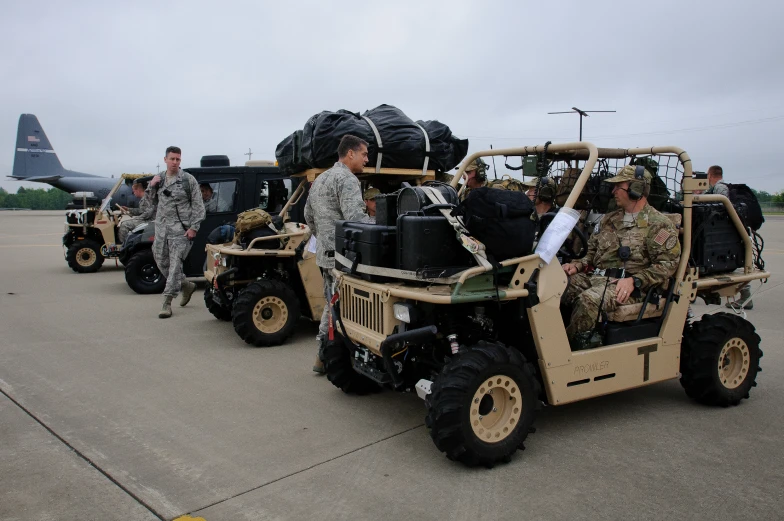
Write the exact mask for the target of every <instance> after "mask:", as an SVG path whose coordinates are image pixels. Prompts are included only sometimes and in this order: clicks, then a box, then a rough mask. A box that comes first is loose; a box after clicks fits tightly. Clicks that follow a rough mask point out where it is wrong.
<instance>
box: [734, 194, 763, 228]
mask: <svg viewBox="0 0 784 521" xmlns="http://www.w3.org/2000/svg"><path fill="white" fill-rule="evenodd" d="M726 184H727V187H729V189H730V198H729V199H730V202H731V203H732V206H734V207H735V211H737V212H738V217H740V220H741V221H743V224H744V225H746V226H748V227H749V228H751V229H752V230H754V231H757V230H759V229H760V227H762V223H764V222H765V217H764V216H763V215H762V208H760V204H759V201H758V200H757V196H756V195H754V192H752V190H751V188H749V187H748V186H746V185H745V184H742V183H739V184H731V183H726Z"/></svg>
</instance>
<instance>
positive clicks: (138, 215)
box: [117, 181, 155, 244]
mask: <svg viewBox="0 0 784 521" xmlns="http://www.w3.org/2000/svg"><path fill="white" fill-rule="evenodd" d="M131 189H132V190H133V195H135V196H136V197H138V198H139V207H138V208H128V207H127V206H120V211H121V212H122V213H124V214H126V215H130V216H131V217H130V218H128V219H123V221H122V222H121V223H120V226H119V228H118V229H117V240H118V241H119V243H120V244H122V243H124V242H125V238H126V237H128V234H129V233H130V232H131V230H133V229H134V228H136V227H137V226H139V225H140V224H144V223H146V222H147V221H151V220H152V219H154V218H155V206H154V205H153V204H152V199H150V197H149V196H148V195H147V192H146V189H147V186H146V183H143V182H141V181H136V182H135V183H133V186H132V187H131Z"/></svg>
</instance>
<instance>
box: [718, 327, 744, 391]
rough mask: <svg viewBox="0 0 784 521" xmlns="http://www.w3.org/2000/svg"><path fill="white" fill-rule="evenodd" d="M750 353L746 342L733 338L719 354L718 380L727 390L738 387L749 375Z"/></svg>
mask: <svg viewBox="0 0 784 521" xmlns="http://www.w3.org/2000/svg"><path fill="white" fill-rule="evenodd" d="M750 363H751V352H750V351H749V346H748V345H746V342H744V341H743V340H741V339H740V338H733V339H731V340H730V341H728V342H727V343H726V344H724V347H723V348H722V349H721V353H720V354H719V378H720V379H721V383H722V384H723V385H724V387H726V388H727V389H735V388H736V387H738V386H740V385H741V384H742V383H743V382H744V381H745V380H746V376H747V375H748V374H749V365H750Z"/></svg>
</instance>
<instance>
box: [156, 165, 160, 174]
mask: <svg viewBox="0 0 784 521" xmlns="http://www.w3.org/2000/svg"><path fill="white" fill-rule="evenodd" d="M155 168H157V169H158V173H159V174H160V173H161V164H160V163H158V164H157V165H155Z"/></svg>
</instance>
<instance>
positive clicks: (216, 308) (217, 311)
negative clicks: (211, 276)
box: [204, 283, 231, 322]
mask: <svg viewBox="0 0 784 521" xmlns="http://www.w3.org/2000/svg"><path fill="white" fill-rule="evenodd" d="M214 292H215V288H213V287H212V284H209V283H208V284H207V287H206V288H204V305H205V306H207V311H209V312H210V313H212V316H214V317H215V318H217V319H218V320H224V321H226V322H228V321H230V320H231V308H230V307H228V306H221V305H220V304H218V303H217V302H215V300H214V299H213V298H212V294H213V293H214Z"/></svg>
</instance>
